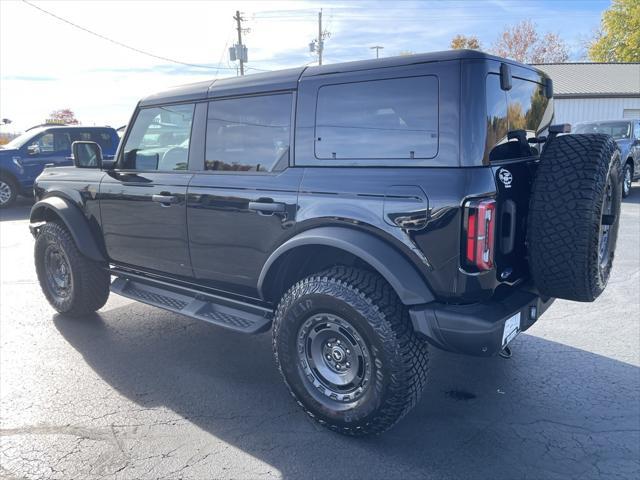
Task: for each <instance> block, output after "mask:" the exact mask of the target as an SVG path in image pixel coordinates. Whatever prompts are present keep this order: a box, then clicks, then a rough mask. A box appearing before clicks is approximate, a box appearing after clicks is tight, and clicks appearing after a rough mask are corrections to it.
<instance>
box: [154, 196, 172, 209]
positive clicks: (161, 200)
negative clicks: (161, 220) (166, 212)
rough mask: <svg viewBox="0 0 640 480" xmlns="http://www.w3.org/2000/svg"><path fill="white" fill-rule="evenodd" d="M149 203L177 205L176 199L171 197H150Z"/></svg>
mask: <svg viewBox="0 0 640 480" xmlns="http://www.w3.org/2000/svg"><path fill="white" fill-rule="evenodd" d="M151 201H153V202H158V203H161V204H162V205H164V206H169V205H171V204H172V203H178V197H174V196H173V195H151Z"/></svg>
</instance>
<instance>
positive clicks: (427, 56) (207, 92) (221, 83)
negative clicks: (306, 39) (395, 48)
mask: <svg viewBox="0 0 640 480" xmlns="http://www.w3.org/2000/svg"><path fill="white" fill-rule="evenodd" d="M477 59H485V60H497V61H500V62H508V63H513V64H515V65H520V66H524V67H526V68H531V67H527V66H525V65H522V64H520V63H517V62H514V61H511V60H507V59H504V58H500V57H495V56H493V55H489V54H488V53H484V52H480V51H478V50H446V51H442V52H432V53H420V54H417V55H403V56H399V57H385V58H380V59H372V60H359V61H355V62H345V63H334V64H330V65H322V66H314V67H297V68H289V69H286V70H276V71H273V72H266V73H256V74H252V75H245V76H242V77H231V78H223V79H218V80H206V81H204V82H197V83H191V84H188V85H181V86H177V87H174V88H171V89H168V90H165V91H162V92H159V93H155V94H153V95H150V96H148V97H145V98H144V99H142V100H141V101H140V105H141V106H147V105H157V104H159V103H168V102H181V101H193V100H202V99H205V98H217V97H227V96H232V95H240V94H243V93H250V92H256V93H257V92H261V91H264V92H267V91H277V90H291V89H295V88H296V87H297V84H298V81H299V80H300V79H301V78H304V77H312V76H316V75H327V74H330V73H339V72H352V71H358V70H370V69H375V68H388V67H399V66H405V65H414V64H419V63H429V62H444V61H450V60H477Z"/></svg>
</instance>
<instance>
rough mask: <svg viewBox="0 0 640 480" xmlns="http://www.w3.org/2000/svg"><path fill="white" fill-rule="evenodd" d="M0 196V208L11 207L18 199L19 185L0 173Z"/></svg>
mask: <svg viewBox="0 0 640 480" xmlns="http://www.w3.org/2000/svg"><path fill="white" fill-rule="evenodd" d="M0 195H1V198H0V208H7V207H10V206H11V205H13V204H14V203H15V201H16V198H17V197H18V184H17V183H16V181H15V180H14V179H13V178H12V177H11V176H9V175H6V174H4V173H0Z"/></svg>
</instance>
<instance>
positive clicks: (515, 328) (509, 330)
mask: <svg viewBox="0 0 640 480" xmlns="http://www.w3.org/2000/svg"><path fill="white" fill-rule="evenodd" d="M520 318H521V315H520V312H518V313H516V314H515V315H514V316H512V317H510V318H508V319H507V321H506V322H504V330H503V332H502V348H504V347H506V346H507V345H508V344H509V342H511V341H512V340H513V339H514V338H516V337H517V336H518V334H519V333H520Z"/></svg>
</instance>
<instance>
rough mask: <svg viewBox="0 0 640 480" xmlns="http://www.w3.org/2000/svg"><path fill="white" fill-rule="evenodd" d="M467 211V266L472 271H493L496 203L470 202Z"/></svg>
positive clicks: (464, 247)
mask: <svg viewBox="0 0 640 480" xmlns="http://www.w3.org/2000/svg"><path fill="white" fill-rule="evenodd" d="M465 210H466V211H465V239H464V242H465V243H464V245H463V251H464V258H465V264H466V266H467V267H470V268H469V269H470V270H491V269H492V268H493V253H494V249H495V247H494V232H495V226H496V201H495V200H493V199H474V200H469V201H468V202H467V203H466V204H465Z"/></svg>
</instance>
